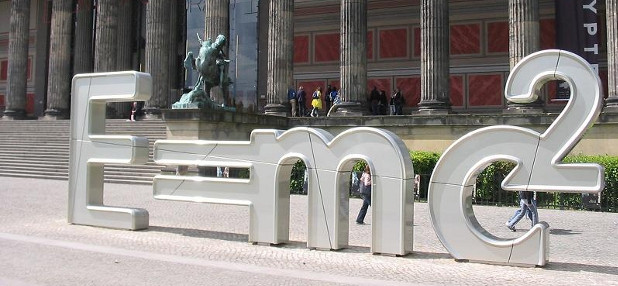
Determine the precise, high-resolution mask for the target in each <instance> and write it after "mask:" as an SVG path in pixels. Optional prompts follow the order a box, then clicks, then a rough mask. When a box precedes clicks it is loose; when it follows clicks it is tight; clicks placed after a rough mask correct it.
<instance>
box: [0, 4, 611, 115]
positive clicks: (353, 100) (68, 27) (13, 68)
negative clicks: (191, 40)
mask: <svg viewBox="0 0 618 286" xmlns="http://www.w3.org/2000/svg"><path fill="white" fill-rule="evenodd" d="M92 1H93V0H80V1H78V2H79V4H78V7H77V8H78V9H77V11H78V14H77V17H76V21H77V25H75V27H77V30H76V31H75V41H76V45H75V51H74V53H75V55H76V56H75V57H74V59H73V64H74V66H73V69H74V73H77V72H89V71H92V70H91V69H92V68H94V71H98V72H104V71H112V70H119V69H126V68H127V66H126V65H123V64H122V63H126V62H127V61H128V60H127V59H126V57H125V56H126V53H125V52H120V53H119V50H122V49H124V48H126V47H127V46H128V44H127V42H125V41H122V40H118V37H121V38H122V39H131V38H132V37H133V36H132V35H130V34H129V35H127V32H126V30H123V29H122V27H124V26H127V25H130V24H127V23H124V25H122V24H121V25H120V28H119V25H118V23H119V22H120V23H123V22H124V21H126V20H122V19H127V18H130V17H129V16H128V15H127V14H126V13H125V12H126V11H127V10H130V9H126V7H123V8H120V9H119V5H120V4H119V1H116V0H98V6H97V23H96V31H97V36H96V45H95V47H96V48H95V49H94V67H91V65H90V64H91V63H92V60H91V59H90V56H91V55H92V46H90V45H89V44H88V43H91V42H92V29H89V28H88V27H92V13H91V9H92V8H91V7H92ZM73 2H74V1H72V0H54V1H53V7H52V29H51V30H52V31H51V39H50V42H51V45H50V66H49V69H50V72H49V84H48V104H47V110H46V115H48V116H51V117H66V116H67V115H68V114H67V112H68V108H69V104H70V99H69V94H70V76H71V75H70V72H69V70H70V68H69V67H70V66H69V64H70V62H71V60H70V54H71V51H70V46H71V45H70V40H71V36H70V35H71V33H72V27H73V25H72V19H71V9H72V7H73V4H74V3H73ZM170 2H172V3H173V4H172V5H174V4H177V3H175V2H176V1H170ZM170 2H168V1H165V0H152V1H149V2H148V4H147V12H146V31H147V32H146V42H147V43H148V44H147V45H146V47H147V48H146V72H149V73H151V75H152V76H153V83H154V85H155V86H154V87H153V93H154V94H153V97H152V98H151V100H150V101H148V102H147V103H146V106H145V109H146V110H149V111H150V112H151V113H156V112H157V111H158V110H159V109H161V108H167V107H168V106H169V104H170V102H169V100H168V99H169V90H170V81H169V77H170V74H169V70H170V67H171V64H170V61H171V60H172V57H170V56H169V53H170V50H174V49H170V40H169V34H170V22H169V21H170V20H169V19H170V18H169V17H167V16H166V13H168V12H169V11H170V10H169V9H170V6H169V3H170ZM508 4H509V63H510V66H511V68H512V67H513V66H514V65H515V64H516V63H517V62H518V61H519V60H521V59H522V58H523V57H525V56H526V55H528V54H530V53H533V52H535V51H537V50H538V49H539V7H538V2H537V1H536V0H509V3H508ZM80 6H83V9H82V7H80ZM205 8H206V9H205V11H206V17H205V22H206V31H205V37H206V38H209V37H210V38H214V37H216V35H218V34H221V33H223V34H224V35H226V36H227V37H229V2H228V1H220V0H207V1H206V7H205ZM606 9H607V33H608V38H609V39H615V38H616V36H617V30H618V29H617V27H616V26H617V21H616V10H617V8H616V0H607V2H606ZM29 10H30V1H29V0H12V1H11V20H10V23H11V29H10V35H9V55H10V60H9V65H8V90H7V99H6V105H7V107H6V111H5V112H4V116H5V117H7V118H9V119H11V118H17V119H18V118H22V117H24V116H25V103H26V100H25V98H26V97H25V94H26V70H27V69H26V67H27V58H28V37H29V33H28V27H29V15H30V13H29ZM88 11H90V12H88ZM119 12H122V13H119ZM293 12H294V1H293V0H281V1H270V4H269V16H270V17H269V24H268V30H269V31H268V49H269V52H268V75H267V106H266V113H268V114H275V115H284V116H285V115H286V113H287V109H286V108H285V107H284V106H285V105H286V103H287V91H288V89H289V88H290V87H292V88H293V41H294V24H293V23H294V21H293ZM129 15H130V14H129ZM119 18H120V19H119ZM448 18H449V8H448V0H422V1H421V102H420V105H419V110H420V111H421V112H427V113H436V112H437V113H443V112H448V111H449V110H450V103H449V89H450V88H449V22H448V21H449V20H448ZM340 23H341V24H340V25H341V27H340V28H341V43H340V44H341V57H340V58H341V64H340V74H341V89H340V94H341V99H342V101H343V102H344V103H343V104H342V107H343V108H341V109H340V112H341V113H343V115H358V114H359V112H362V109H361V108H360V106H361V104H362V102H363V101H364V100H365V95H366V83H367V63H366V56H365V55H366V46H365V45H366V34H367V1H363V0H361V1H359V0H341V19H340ZM80 28H81V29H80ZM123 31H124V32H123ZM129 33H130V32H129ZM607 50H608V53H607V54H608V83H609V97H608V99H607V105H608V107H613V108H615V109H618V92H617V90H616V89H617V88H616V85H617V84H618V76H617V72H616V70H617V69H618V63H617V60H618V59H616V56H615V55H616V52H618V48H617V47H616V44H615V43H614V42H613V41H608V47H607ZM129 68H130V66H129ZM225 101H226V102H227V101H229V99H227V98H226V99H225ZM508 107H509V109H520V108H531V107H530V106H528V107H525V106H518V105H515V104H511V103H509V104H508ZM117 108H120V107H117ZM532 108H534V105H532ZM340 115H341V114H340Z"/></svg>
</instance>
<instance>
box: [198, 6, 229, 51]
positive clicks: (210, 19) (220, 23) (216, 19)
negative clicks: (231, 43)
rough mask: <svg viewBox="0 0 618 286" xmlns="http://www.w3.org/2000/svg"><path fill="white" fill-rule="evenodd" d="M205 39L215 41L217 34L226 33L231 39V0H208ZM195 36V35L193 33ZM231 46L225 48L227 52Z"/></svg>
mask: <svg viewBox="0 0 618 286" xmlns="http://www.w3.org/2000/svg"><path fill="white" fill-rule="evenodd" d="M204 13H205V15H204V28H205V30H204V39H203V40H207V39H211V40H212V41H214V40H215V39H216V38H217V36H219V35H224V36H225V38H226V39H228V40H229V39H230V1H229V0H206V3H205V5H204ZM192 36H195V35H192ZM228 50H229V47H228V46H227V45H226V46H225V48H224V51H225V53H226V54H227V52H228Z"/></svg>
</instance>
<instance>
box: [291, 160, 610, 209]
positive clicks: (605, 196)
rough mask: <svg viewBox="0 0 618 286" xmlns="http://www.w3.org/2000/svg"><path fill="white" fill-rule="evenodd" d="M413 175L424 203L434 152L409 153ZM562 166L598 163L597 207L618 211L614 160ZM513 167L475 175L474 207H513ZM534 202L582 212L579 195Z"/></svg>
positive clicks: (299, 167)
mask: <svg viewBox="0 0 618 286" xmlns="http://www.w3.org/2000/svg"><path fill="white" fill-rule="evenodd" d="M410 157H411V158H412V163H413V164H414V172H415V173H417V174H420V175H421V186H420V190H419V191H418V194H417V197H418V199H419V200H421V201H425V200H427V189H428V187H429V181H430V179H431V173H432V172H433V169H434V168H435V166H436V163H437V162H438V160H439V159H440V154H439V153H435V152H423V151H413V152H410ZM564 161H565V162H566V163H576V162H579V163H598V164H600V165H602V166H603V167H604V168H605V189H604V190H603V192H602V193H601V204H600V207H601V209H602V210H603V211H609V212H618V157H612V156H586V155H576V156H569V157H567V158H565V160H564ZM514 167H515V165H514V164H513V163H511V162H502V161H500V162H495V163H493V164H491V165H490V166H489V167H487V168H486V169H485V170H484V171H483V172H481V173H480V174H479V176H478V177H477V180H476V191H475V193H474V198H473V200H474V203H475V204H485V205H496V206H505V205H506V206H514V205H517V204H518V200H517V193H516V192H507V191H504V190H502V188H500V183H501V182H502V181H503V180H504V178H505V177H506V175H507V174H508V173H509V172H510V171H511V170H513V168H514ZM364 168H365V162H364V161H359V162H357V163H356V164H355V165H354V167H353V171H362V170H363V169H364ZM304 174H305V165H304V164H303V163H302V161H299V162H297V163H296V164H295V165H294V168H293V169H292V174H291V176H292V178H291V179H292V180H291V182H290V189H291V193H294V194H302V193H303V180H304ZM537 203H538V206H539V207H542V208H560V209H582V208H583V206H582V195H581V194H567V193H542V192H539V193H537Z"/></svg>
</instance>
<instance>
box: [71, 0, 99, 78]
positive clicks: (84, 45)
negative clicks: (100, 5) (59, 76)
mask: <svg viewBox="0 0 618 286" xmlns="http://www.w3.org/2000/svg"><path fill="white" fill-rule="evenodd" d="M92 1H93V0H80V1H77V15H76V16H75V21H76V24H75V49H74V54H75V56H74V57H73V74H79V73H91V72H92V71H93V61H94V57H93V53H92V32H93V30H92V15H93V10H92Z"/></svg>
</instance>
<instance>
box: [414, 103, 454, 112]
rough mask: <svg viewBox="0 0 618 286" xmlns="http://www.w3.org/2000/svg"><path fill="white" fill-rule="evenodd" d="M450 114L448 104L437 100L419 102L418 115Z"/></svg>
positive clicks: (450, 110)
mask: <svg viewBox="0 0 618 286" xmlns="http://www.w3.org/2000/svg"><path fill="white" fill-rule="evenodd" d="M451 112H452V109H451V105H450V104H449V103H448V102H443V101H438V100H427V101H421V103H419V105H418V113H419V114H422V115H436V114H449V113H451Z"/></svg>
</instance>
